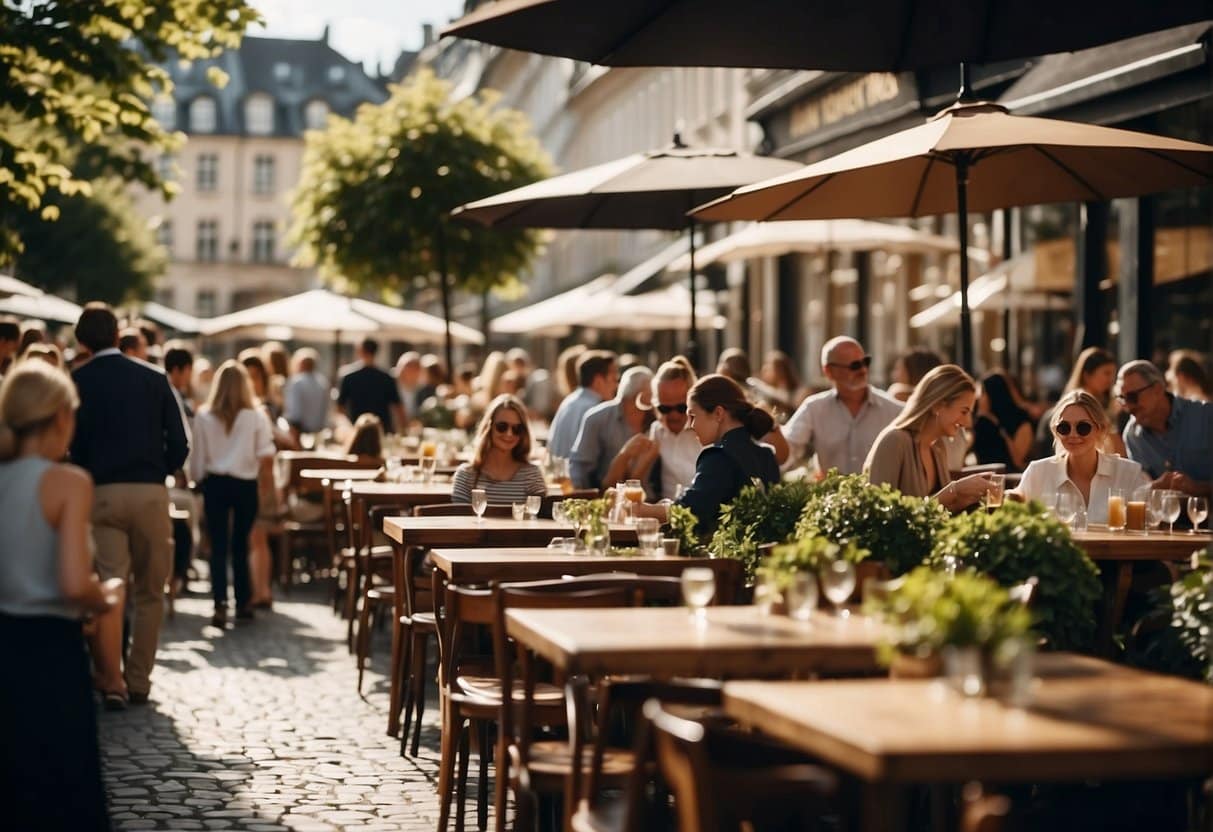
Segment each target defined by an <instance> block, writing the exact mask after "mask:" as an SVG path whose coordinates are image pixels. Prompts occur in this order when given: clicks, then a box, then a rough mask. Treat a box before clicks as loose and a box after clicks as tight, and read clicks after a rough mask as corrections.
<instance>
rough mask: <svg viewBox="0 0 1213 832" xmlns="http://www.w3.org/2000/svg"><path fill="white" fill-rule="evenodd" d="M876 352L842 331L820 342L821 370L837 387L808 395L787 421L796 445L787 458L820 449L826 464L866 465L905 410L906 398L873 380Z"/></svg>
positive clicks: (848, 470)
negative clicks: (897, 396)
mask: <svg viewBox="0 0 1213 832" xmlns="http://www.w3.org/2000/svg"><path fill="white" fill-rule="evenodd" d="M871 364H872V357H871V356H869V355H867V354H866V353H865V352H864V349H863V347H862V346H861V345H860V343H859V342H858V341H856V340H855V339H854V338H849V337H847V336H845V335H840V336H838V337H837V338H831V339H830V340H829V341H826V343H825V346H823V347H822V348H821V371H822V373H823V374H824V375H825V377H826V378H828V379H829V380H830V384H831V387H832V389H830V390H826V391H824V392H822V393H817V394H816V395H813V396H809V397H808V398H807V399H805V400H804V401H803V402H801V405H800V407H798V408H796V412H795V413H793V414H792V418H791V419H789V420H788V423H787V424H786V425H785V426H784V429H783V433H784V436H786V437H787V440H788V445H789V446H790V447H791V449H792V453H791V455H790V457H789V460H788V464H789V465H795V464H797V463H798V462H800V460H801V459H803V458H804V457H805V455H806V454H811V453H813V452H814V451H816V452H817V462H818V465H819V467H820V468H821V470H822V471H823V472H824V471H829V470H830V469H831V468H837V469H838V470H839V472H841V473H843V474H857V473H859V472H860V471H862V470H863V463H864V460H865V459H867V456H868V451H870V450H871V449H872V445H873V444H874V443H875V442H876V437H877V436H878V435H879V434H880V432H881V431H882V430H884V429H885V428H886V427H887V426H888V425H889V423H890V422H892V421H893V420H894V419H895V418H896V417H897V414H898V413H900V412H901V408H902V404H901V402H899V401H897V400H896V399H894V398H893V397H892V396H890V395H889V394H887V393H885V392H884V391H883V390H877V389H876V388H875V387H872V386H871V385H870V384H869V383H868V367H869V366H871Z"/></svg>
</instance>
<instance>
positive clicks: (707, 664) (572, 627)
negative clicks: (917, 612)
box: [506, 607, 880, 678]
mask: <svg viewBox="0 0 1213 832" xmlns="http://www.w3.org/2000/svg"><path fill="white" fill-rule="evenodd" d="M706 612H707V621H706V625H704V626H700V625H698V624H697V623H696V620H695V618H694V616H692V615H691V614H690V613H689V612H688V611H687V610H685V609H682V608H674V607H642V608H638V609H631V608H629V609H585V610H575V609H555V610H539V609H535V610H530V609H525V610H524V609H519V610H509V611H507V613H506V631H507V632H508V633H509V634H510V636H512V637H513V638H515V639H517V640H518V641H519V642H520V643H522V644H525V645H526V646H527V647H528V648H530V649H531V650H533V651H534V652H535V653H537V654H539V655H540V656H542V657H543V658H544V659H546V660H548V661H549V662H551V663H552V664H554V665H555V666H557V667H559V668H562V669H563V670H565V671H566V672H567V673H569V674H570V675H572V674H575V673H586V674H589V675H591V676H602V675H606V674H611V673H615V674H626V673H636V674H645V675H651V676H658V677H669V676H712V677H726V676H731V677H749V678H754V677H770V676H783V677H786V676H790V675H793V674H808V673H831V674H839V673H870V672H873V671H874V670H876V667H877V665H876V655H875V645H876V639H877V637H878V636H879V634H880V629H879V627H878V626H877V625H876V624H875V623H873V622H872V621H871V619H868V618H865V617H863V616H858V615H855V616H851V617H850V618H846V619H842V618H835V617H833V616H831V615H827V614H825V613H822V612H820V611H818V612H817V613H816V614H815V615H814V617H813V619H812V620H811V622H810V625H808V626H806V625H804V624H802V623H800V622H798V621H795V620H793V619H791V618H788V617H786V616H776V615H763V614H762V613H761V612H759V611H758V608H757V607H709V608H708V609H707V611H706Z"/></svg>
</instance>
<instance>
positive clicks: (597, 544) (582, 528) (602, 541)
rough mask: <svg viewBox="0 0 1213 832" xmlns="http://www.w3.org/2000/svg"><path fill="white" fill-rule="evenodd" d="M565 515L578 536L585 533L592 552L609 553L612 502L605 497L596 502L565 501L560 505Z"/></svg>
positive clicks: (586, 541)
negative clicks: (608, 519)
mask: <svg viewBox="0 0 1213 832" xmlns="http://www.w3.org/2000/svg"><path fill="white" fill-rule="evenodd" d="M560 506H561V508H563V509H564V515H565V517H567V518H568V519H569V522H571V523H572V524H573V527H574V528H575V529H576V531H577V534H578V535H580V534H581V533H582V532H585V543H586V546H587V547H588V548H589V549H590V550H591V551H602V552H604V553H605V552H606V551H609V550H610V548H611V532H610V525H609V523H608V521H607V517H608V515H609V513H610V510H611V501H610V500H608V499H606V498H605V497H599V498H598V499H595V500H582V499H576V500H563V501H561V503H560Z"/></svg>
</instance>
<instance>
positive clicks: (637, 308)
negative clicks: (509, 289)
mask: <svg viewBox="0 0 1213 832" xmlns="http://www.w3.org/2000/svg"><path fill="white" fill-rule="evenodd" d="M622 286H623V280H622V279H620V278H617V277H616V276H615V275H603V276H602V277H599V278H597V279H595V280H593V281H591V282H589V283H586V284H584V285H583V286H579V287H577V288H576V289H571V290H570V291H568V292H562V293H561V294H559V295H556V296H554V297H551V298H548V299H547V300H542V301H540V302H539V303H536V304H533V305H532V306H528V307H525V308H523V309H518V310H515V311H514V312H510V313H509V314H507V315H502V316H501V317H500V318H497V319H496V320H494V321H493V323H492V324H491V326H492V327H493V329H494V330H496V331H497V332H510V333H528V334H532V335H548V336H552V337H561V336H564V335H567V334H568V333H569V332H570V331H571V330H572V328H573V327H575V326H584V327H593V328H594V329H625V330H632V331H642V332H651V331H658V330H668V329H677V330H686V329H690V326H691V292H690V290H689V289H688V288H687V287H686V286H682V285H674V286H667V287H666V288H664V289H657V290H655V291H652V292H645V293H644V294H640V295H628V294H624V293H623V292H621V291H620V287H622ZM695 314H696V317H697V318H705V319H708V320H711V319H712V318H714V317H715V315H716V306H715V303H714V302H713V301H712V300H711V299H710V297H708V298H703V297H700V298H697V301H696V304H695Z"/></svg>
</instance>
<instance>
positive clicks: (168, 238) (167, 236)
mask: <svg viewBox="0 0 1213 832" xmlns="http://www.w3.org/2000/svg"><path fill="white" fill-rule="evenodd" d="M156 242H157V243H158V244H159V245H162V246H164V247H165V248H166V249H168V250H169V252H170V253H172V250H173V221H172V220H163V219H162V220H160V224H159V225H157V226H156Z"/></svg>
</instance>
